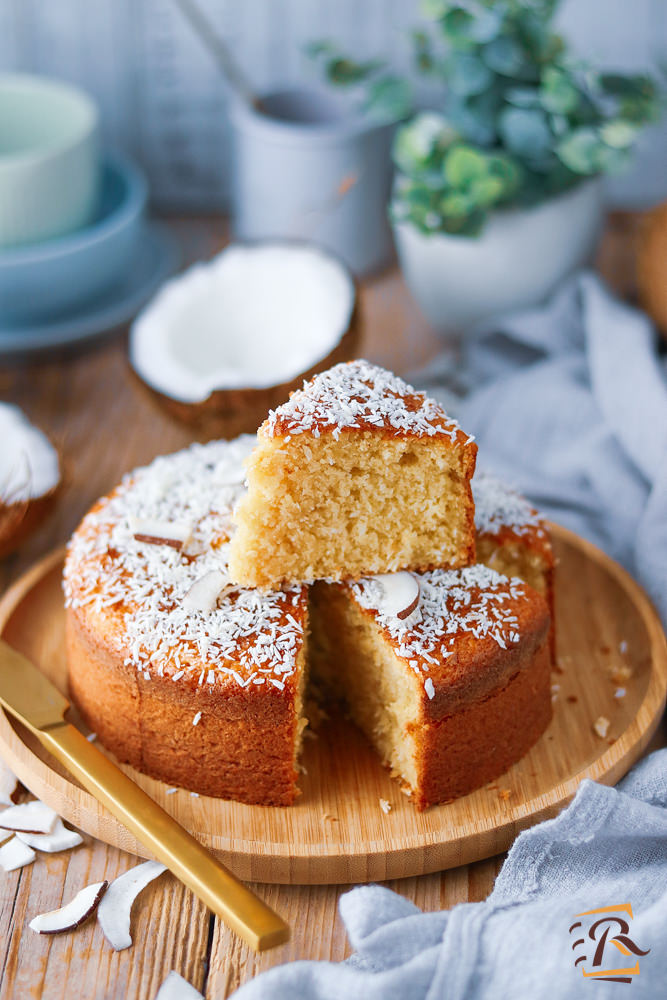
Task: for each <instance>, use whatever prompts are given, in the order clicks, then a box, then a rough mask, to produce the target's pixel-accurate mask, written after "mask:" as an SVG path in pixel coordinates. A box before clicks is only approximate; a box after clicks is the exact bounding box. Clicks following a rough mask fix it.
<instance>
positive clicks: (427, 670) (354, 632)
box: [310, 565, 551, 809]
mask: <svg viewBox="0 0 667 1000" xmlns="http://www.w3.org/2000/svg"><path fill="white" fill-rule="evenodd" d="M403 575H406V576H408V575H410V574H397V576H403ZM382 579H383V578H381V577H370V578H365V579H362V580H360V581H356V582H349V581H347V582H334V583H326V582H318V583H316V584H315V585H314V587H313V588H312V590H311V610H310V620H311V629H312V636H311V644H310V645H311V648H310V661H311V668H312V670H313V672H314V674H315V676H316V677H317V678H318V679H320V681H321V682H322V683H323V686H324V688H325V690H329V691H330V692H332V693H333V694H334V695H335V696H336V697H338V698H340V699H342V700H343V701H344V702H345V705H346V707H347V710H348V711H349V713H350V715H351V717H352V719H353V720H354V722H355V723H356V724H357V725H358V726H359V728H360V729H361V730H362V731H363V732H364V733H365V735H366V736H367V738H368V739H369V741H370V742H371V744H372V745H373V746H374V747H375V748H376V750H377V752H378V754H379V756H380V758H381V759H382V760H383V761H384V763H385V764H387V766H388V767H389V768H390V769H391V771H392V773H393V775H394V776H395V777H397V778H398V779H399V780H400V782H401V784H402V785H403V787H404V789H405V790H406V791H407V792H408V793H409V794H410V795H411V797H412V799H413V801H414V803H415V805H416V806H417V808H418V809H424V808H426V807H427V806H430V805H433V804H435V803H439V802H445V801H447V800H449V799H452V798H455V797H456V796H459V795H465V794H467V793H468V792H470V791H472V790H473V789H475V788H477V787H479V786H480V785H483V784H484V783H486V782H487V781H490V780H492V779H493V778H495V777H497V776H498V775H499V774H501V773H503V772H504V771H505V770H507V768H508V767H510V766H511V765H512V764H513V763H515V762H516V761H517V760H519V758H520V757H522V756H523V755H524V754H525V753H526V752H527V751H528V750H529V749H530V747H531V746H532V745H533V744H534V743H535V742H536V740H537V739H538V738H539V737H540V735H541V734H542V733H543V731H544V730H545V728H546V726H547V725H548V723H549V720H550V718H551V690H550V653H549V642H548V634H549V612H548V609H547V605H546V603H545V600H544V598H543V597H542V596H541V595H540V594H538V593H537V592H536V591H534V590H533V589H532V588H531V587H529V586H528V585H526V584H525V583H523V582H522V581H521V580H518V579H508V578H507V577H504V576H501V575H500V574H499V573H497V572H495V571H494V570H492V569H489V568H488V567H486V566H482V565H475V566H470V567H467V568H464V569H459V570H449V571H447V570H440V569H438V570H433V571H430V572H427V573H424V574H419V575H418V576H417V577H416V580H417V583H418V588H419V598H418V601H417V603H416V604H415V605H414V607H413V605H410V608H411V609H412V610H411V611H410V614H409V615H407V616H406V617H405V618H401V617H400V615H398V614H395V613H388V612H387V610H386V609H385V608H383V603H384V602H383V594H382V590H383V582H382ZM394 610H395V609H394ZM406 610H409V609H406Z"/></svg>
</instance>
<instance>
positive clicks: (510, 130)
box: [499, 108, 553, 159]
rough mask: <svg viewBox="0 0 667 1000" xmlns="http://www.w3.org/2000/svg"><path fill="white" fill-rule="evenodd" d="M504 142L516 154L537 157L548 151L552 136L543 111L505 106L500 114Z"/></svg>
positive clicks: (500, 126)
mask: <svg viewBox="0 0 667 1000" xmlns="http://www.w3.org/2000/svg"><path fill="white" fill-rule="evenodd" d="M499 128H500V134H501V136H502V138H503V142H504V144H505V145H506V146H507V148H508V149H509V150H511V151H512V152H513V153H515V154H517V155H518V156H525V157H527V158H528V159H530V158H531V157H539V156H542V155H544V154H545V153H548V152H549V150H550V149H551V146H552V143H553V136H552V134H551V130H550V129H549V125H548V123H547V118H546V115H545V114H544V112H542V111H538V110H534V109H528V108H505V110H504V111H503V112H502V113H501V115H500V122H499Z"/></svg>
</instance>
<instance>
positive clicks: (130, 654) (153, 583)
mask: <svg viewBox="0 0 667 1000" xmlns="http://www.w3.org/2000/svg"><path fill="white" fill-rule="evenodd" d="M255 443H256V438H255V437H254V436H251V435H243V436H242V437H240V438H237V439H236V440H235V441H232V442H224V441H215V442H211V443H210V444H207V445H200V444H195V445H193V446H192V447H191V448H187V449H185V450H184V451H180V452H177V453H176V454H174V455H169V456H166V457H162V458H157V459H156V460H155V461H154V462H153V463H152V464H151V465H148V466H146V467H145V468H142V469H137V470H136V471H135V472H133V473H131V474H130V475H129V476H126V477H125V479H124V480H123V482H122V483H121V485H120V486H119V487H118V489H117V490H115V491H114V493H112V494H111V496H110V497H107V498H105V499H103V500H102V501H100V503H99V504H98V505H96V507H94V508H93V510H92V511H91V512H90V513H89V514H88V515H87V516H86V517H85V518H84V520H83V522H82V524H81V526H80V527H79V528H78V530H77V531H76V533H75V534H74V536H73V538H72V540H71V542H70V545H69V552H68V556H67V563H66V568H65V578H64V590H65V599H66V604H67V606H68V607H72V608H79V607H90V608H92V609H93V610H94V611H95V612H98V613H106V612H111V613H112V614H113V615H114V616H118V618H119V621H120V624H121V626H122V629H121V630H122V633H123V636H124V640H125V644H126V648H127V660H126V663H127V664H128V665H132V666H134V667H136V669H137V670H138V671H140V672H141V673H142V674H143V675H144V677H145V678H146V679H150V678H151V677H153V676H154V675H155V674H157V675H159V676H164V677H170V678H171V680H172V681H178V680H180V679H181V678H182V677H185V678H186V681H188V680H190V681H191V680H192V678H193V677H196V680H197V683H198V684H199V686H202V685H203V684H204V683H206V685H210V684H215V683H221V682H226V683H229V679H231V680H232V681H233V682H235V683H237V684H238V685H239V686H241V687H246V686H247V685H249V684H251V683H252V684H255V685H262V684H265V683H267V682H268V683H270V684H271V685H272V686H274V687H276V688H277V689H278V690H282V689H283V688H284V686H285V679H286V678H287V677H289V676H290V675H291V674H293V673H294V670H295V668H296V660H297V656H298V654H299V651H300V649H301V646H302V643H303V629H304V616H305V613H306V591H305V588H303V587H300V586H296V587H293V588H291V589H290V590H287V591H285V592H281V593H273V594H262V593H260V592H259V591H254V590H242V589H238V588H237V589H229V588H225V589H224V591H223V592H222V593H221V594H220V595H219V597H218V599H217V601H215V602H213V606H212V607H211V608H210V609H209V608H207V607H206V606H204V605H198V604H197V603H196V602H193V601H191V600H186V596H187V594H188V592H191V590H192V587H193V586H194V585H195V584H196V583H197V582H198V581H201V579H202V578H203V577H204V576H205V575H206V574H207V573H212V572H216V573H218V574H220V578H221V579H222V578H223V575H224V574H226V573H227V553H228V544H229V538H230V535H231V532H232V530H233V528H232V522H231V514H232V509H233V506H234V504H235V503H236V502H237V501H238V499H239V497H240V496H241V495H242V493H243V491H244V488H245V487H244V470H243V461H244V459H245V458H246V457H247V455H248V454H249V453H250V451H251V449H252V448H253V447H254V445H255ZM136 518H140V519H151V520H156V521H160V522H167V523H174V522H177V523H188V524H192V530H191V533H190V535H189V538H188V541H187V543H186V544H185V545H184V547H183V549H182V550H181V551H177V550H176V549H173V548H171V547H169V546H167V545H154V544H149V543H147V542H141V541H140V540H137V539H136V538H135V537H134V534H133V531H132V525H133V524H135V523H136V522H135V520H134V519H136ZM111 609H113V610H111ZM198 721H199V718H197V717H195V720H193V722H194V724H195V725H196V724H197V722H198Z"/></svg>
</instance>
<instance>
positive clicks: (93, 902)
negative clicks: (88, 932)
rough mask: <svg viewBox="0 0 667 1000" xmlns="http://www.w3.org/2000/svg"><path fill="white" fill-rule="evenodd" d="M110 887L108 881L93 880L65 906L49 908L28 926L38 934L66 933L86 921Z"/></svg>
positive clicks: (34, 918)
mask: <svg viewBox="0 0 667 1000" xmlns="http://www.w3.org/2000/svg"><path fill="white" fill-rule="evenodd" d="M108 887H109V883H108V882H93V883H92V885H87V886H86V887H85V889H81V890H80V892H77V894H76V896H75V897H74V899H71V900H70V901H69V903H66V904H65V906H61V907H60V909H58V910H49V911H48V912H47V913H40V914H39V915H38V916H36V917H33V919H32V920H31V921H30V923H29V924H28V926H29V927H30V930H32V931H36V932H37V933H38V934H64V933H65V932H66V931H73V930H75V929H76V928H77V927H80V926H81V924H83V923H85V921H86V920H88V918H89V917H91V916H92V915H93V913H94V912H95V910H96V909H97V907H98V905H99V903H100V900H101V899H102V897H103V896H104V893H105V892H106V891H107V889H108Z"/></svg>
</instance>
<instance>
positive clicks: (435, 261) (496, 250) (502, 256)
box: [394, 178, 603, 334]
mask: <svg viewBox="0 0 667 1000" xmlns="http://www.w3.org/2000/svg"><path fill="white" fill-rule="evenodd" d="M602 219H603V206H602V182H601V181H600V180H599V179H597V178H596V179H595V180H592V181H587V182H586V183H584V184H580V185H579V186H578V187H576V188H574V190H572V191H568V192H567V193H566V194H563V195H560V196H559V197H558V198H553V199H552V200H551V201H548V202H545V203H544V204H542V205H538V206H537V207H536V208H531V209H526V210H512V211H506V212H496V213H495V214H493V215H492V216H491V217H490V219H489V220H488V222H487V225H486V226H485V228H484V229H483V231H482V233H481V234H480V236H478V237H473V238H471V237H466V236H450V235H448V234H445V235H442V234H436V235H433V236H425V235H424V234H422V233H420V232H419V231H418V230H417V229H415V228H414V226H411V225H410V224H409V223H405V222H401V223H397V224H396V225H395V226H394V239H395V242H396V249H397V251H398V256H399V260H400V263H401V267H402V269H403V275H404V277H405V280H406V282H407V284H408V287H409V288H410V291H411V292H412V294H413V295H414V297H415V298H416V300H417V302H418V303H419V305H420V306H421V308H422V310H423V311H424V313H425V315H426V317H427V319H428V320H429V322H430V323H431V324H432V326H433V327H434V328H435V329H436V330H438V331H439V332H441V333H444V334H452V333H461V332H464V331H465V330H466V329H467V328H468V327H470V326H472V325H473V324H474V323H476V322H478V321H479V320H482V319H486V318H487V317H489V316H492V315H494V314H496V313H500V312H504V311H506V310H509V309H516V308H520V307H523V306H531V305H536V304H537V303H538V302H540V301H542V300H543V299H544V298H546V296H548V295H549V293H550V292H551V291H553V289H554V288H555V287H556V286H557V285H558V283H559V282H560V281H561V280H562V279H563V278H564V277H565V276H566V275H567V274H569V273H570V272H572V271H574V270H576V269H577V268H578V267H581V266H582V265H583V264H585V263H586V262H588V261H589V260H590V258H591V256H592V254H593V252H594V250H595V246H596V243H597V240H598V237H599V234H600V229H601V225H602Z"/></svg>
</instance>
